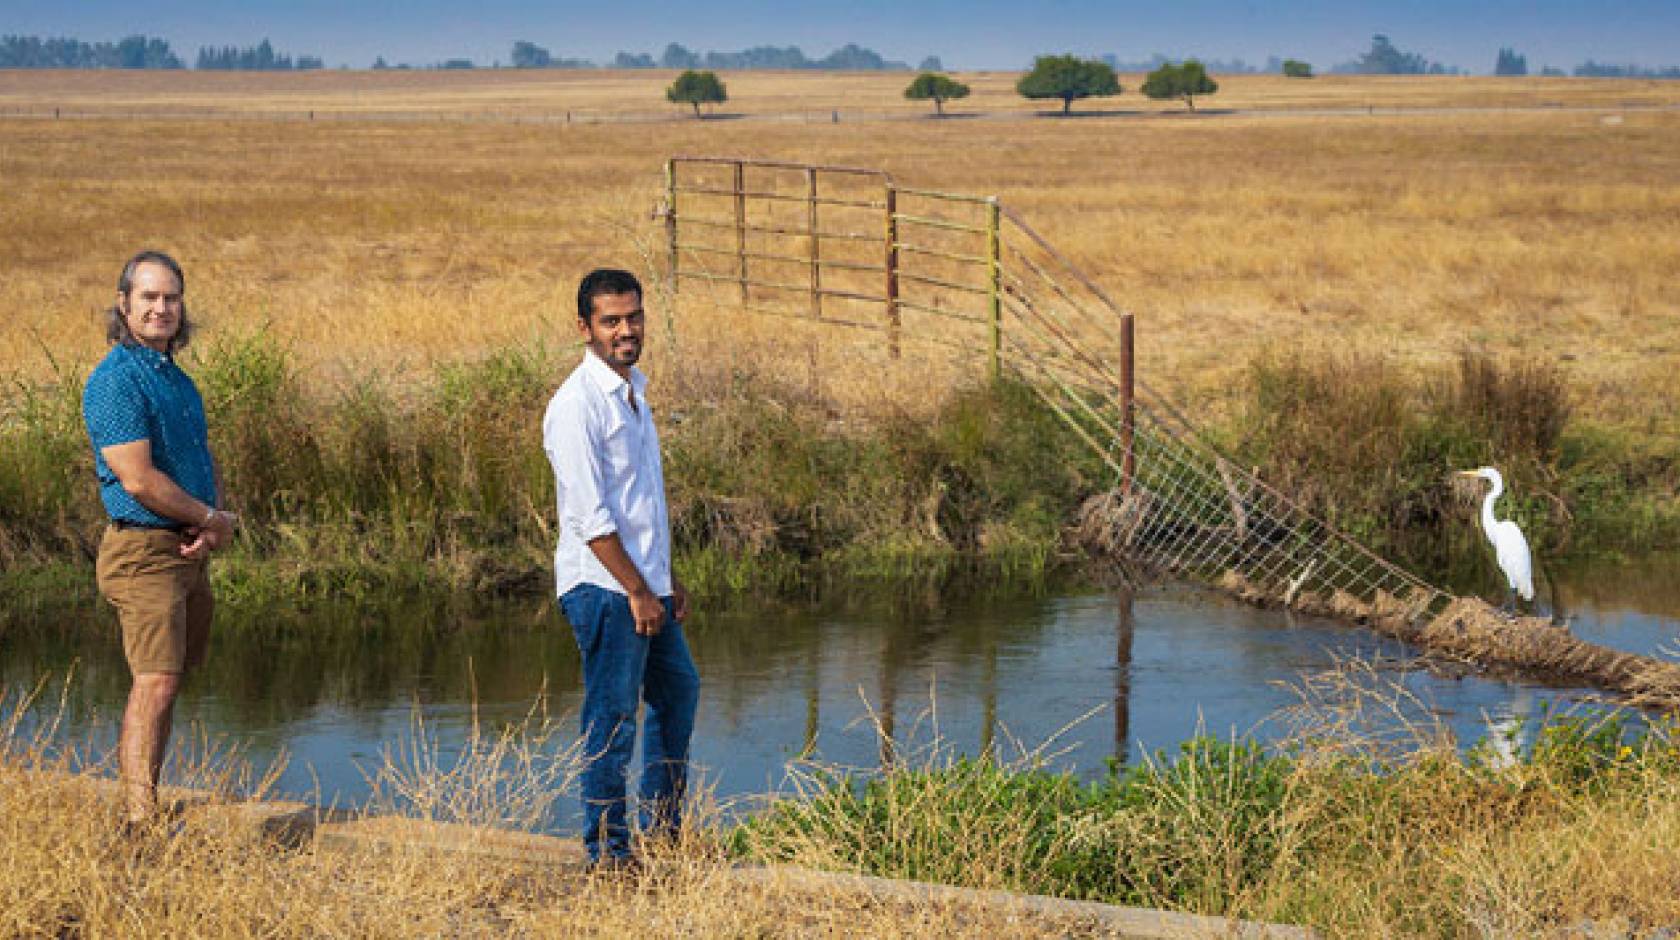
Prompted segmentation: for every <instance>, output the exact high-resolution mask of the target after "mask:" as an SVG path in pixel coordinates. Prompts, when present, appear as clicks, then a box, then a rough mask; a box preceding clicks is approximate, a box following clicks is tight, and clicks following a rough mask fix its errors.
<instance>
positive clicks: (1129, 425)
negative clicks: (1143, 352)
mask: <svg viewBox="0 0 1680 940" xmlns="http://www.w3.org/2000/svg"><path fill="white" fill-rule="evenodd" d="M1136 367H1137V360H1136V358H1135V357H1134V356H1133V350H1132V315H1131V314H1129V313H1123V314H1121V315H1120V492H1121V493H1122V494H1123V495H1127V496H1130V495H1131V492H1132V481H1133V480H1134V479H1135V478H1136V476H1137V462H1136V459H1135V457H1134V455H1133V448H1132V429H1133V419H1134V418H1135V416H1136V410H1137V409H1136V407H1135V404H1136V401H1137V395H1136V386H1137V378H1136V374H1137V368H1136Z"/></svg>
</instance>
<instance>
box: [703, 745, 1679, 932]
mask: <svg viewBox="0 0 1680 940" xmlns="http://www.w3.org/2000/svg"><path fill="white" fill-rule="evenodd" d="M1319 717H1320V718H1322V717H1324V715H1323V714H1320V715H1319ZM1321 730H1323V729H1321ZM1337 731H1338V733H1336V734H1335V735H1333V736H1326V737H1322V738H1316V739H1303V740H1302V741H1300V742H1298V743H1297V744H1295V745H1292V746H1289V747H1286V748H1283V749H1281V750H1278V751H1267V750H1263V749H1261V748H1260V747H1259V746H1258V745H1254V744H1251V743H1247V742H1244V741H1229V740H1216V739H1210V738H1198V739H1193V740H1191V741H1188V742H1185V743H1184V744H1183V745H1182V746H1181V747H1180V750H1179V751H1178V752H1177V753H1176V754H1170V755H1168V754H1162V755H1158V756H1157V758H1156V760H1155V761H1153V762H1150V763H1147V764H1145V765H1144V766H1141V767H1137V768H1134V769H1131V770H1127V771H1123V772H1114V773H1111V774H1110V775H1109V776H1107V777H1106V778H1105V779H1102V780H1100V781H1097V782H1095V783H1083V782H1081V781H1079V780H1076V779H1074V778H1072V777H1069V776H1066V775H1059V774H1053V773H1048V772H1044V771H1038V770H1032V769H1030V767H1015V768H1006V767H1000V766H998V765H996V764H993V763H991V762H988V761H974V760H969V759H961V758H953V757H951V756H949V755H937V754H936V755H934V756H933V757H932V758H931V759H928V760H924V761H921V762H919V763H913V764H912V765H911V766H907V767H904V768H901V769H898V770H894V771H890V772H887V773H884V774H880V775H878V776H874V777H870V778H867V779H851V778H844V777H825V776H820V775H818V776H813V777H811V778H810V779H809V780H808V781H807V792H805V793H804V794H803V798H802V799H798V800H789V801H787V802H783V803H780V804H777V805H775V806H774V807H773V808H772V809H771V810H769V811H768V812H766V813H765V814H764V815H762V816H761V817H760V818H758V819H756V820H754V821H752V822H750V823H748V824H747V825H745V826H744V827H743V828H742V829H740V830H739V831H737V832H736V833H735V836H734V839H735V842H734V844H735V845H736V847H737V849H738V850H739V851H741V852H743V853H744V854H746V855H748V856H750V857H754V858H766V859H772V860H776V861H782V862H788V863H794V864H801V865H811V866H819V867H825V868H830V869H835V870H842V871H860V872H869V873H873V874H877V875H884V876H888V877H898V878H912V879H921V880H932V881H940V882H948V883H953V884H962V885H971V886H977V887H978V886H983V887H988V888H1008V889H1015V890H1023V891H1030V892H1036V893H1043V894H1051V895H1058V896H1064V897H1073V898H1084V899H1090V900H1103V901H1109V902H1116V903H1122V904H1128V905H1141V906H1149V907H1160V908H1166V909H1172V910H1182V911H1190V912H1196V913H1204V914H1224V915H1234V916H1239V917H1243V918H1250V919H1260V920H1270V921H1277V922H1284V923H1297V924H1309V925H1312V926H1314V927H1316V928H1319V929H1321V930H1323V931H1324V932H1325V933H1326V934H1328V935H1330V936H1346V937H1369V936H1408V937H1461V936H1482V935H1489V934H1497V935H1501V936H1546V935H1550V934H1551V932H1552V931H1555V930H1558V929H1560V928H1565V927H1569V926H1573V925H1577V924H1580V923H1581V922H1582V921H1597V922H1600V923H1603V924H1606V925H1619V926H1620V927H1621V928H1622V929H1624V930H1626V929H1629V928H1631V929H1632V931H1633V933H1632V935H1639V936H1643V935H1644V931H1648V930H1652V929H1654V928H1656V927H1659V926H1670V925H1673V924H1675V923H1677V922H1680V902H1677V901H1676V895H1675V892H1674V889H1673V886H1674V883H1675V879H1676V877H1680V854H1677V853H1676V851H1675V849H1674V845H1675V841H1674V840H1675V837H1676V835H1677V834H1680V747H1677V745H1676V743H1675V741H1674V739H1673V737H1672V732H1673V728H1672V726H1663V727H1661V728H1658V729H1655V730H1651V731H1649V732H1639V733H1635V732H1633V731H1631V730H1629V729H1628V728H1626V727H1624V726H1623V725H1621V724H1619V723H1618V722H1616V721H1614V720H1595V721H1586V720H1579V719H1570V720H1553V721H1552V722H1550V723H1548V724H1547V725H1545V726H1544V727H1542V728H1539V729H1528V733H1530V734H1532V735H1533V740H1532V741H1531V742H1530V743H1529V744H1528V745H1526V746H1519V747H1516V748H1515V750H1516V753H1515V754H1514V755H1512V756H1510V757H1505V756H1502V755H1501V751H1500V749H1499V748H1496V747H1494V746H1492V745H1491V744H1489V743H1484V744H1482V745H1479V746H1478V747H1477V748H1475V749H1472V750H1471V751H1470V752H1469V753H1468V754H1466V755H1461V754H1460V753H1459V752H1457V751H1456V750H1455V749H1454V748H1453V746H1452V745H1451V743H1450V741H1447V740H1443V739H1440V738H1435V739H1433V740H1430V739H1428V738H1421V739H1418V740H1414V741H1410V742H1408V745H1409V746H1408V747H1405V748H1397V747H1394V746H1392V743H1390V744H1384V743H1381V742H1379V741H1378V740H1376V739H1374V738H1372V737H1369V736H1362V735H1360V734H1349V733H1347V729H1346V728H1338V729H1337ZM1617 935H1621V934H1617Z"/></svg>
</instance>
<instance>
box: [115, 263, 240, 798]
mask: <svg viewBox="0 0 1680 940" xmlns="http://www.w3.org/2000/svg"><path fill="white" fill-rule="evenodd" d="M185 289H186V279H185V277H184V276H183V275H182V273H181V266H180V265H179V264H176V263H175V260H174V259H173V258H171V257H169V256H168V255H166V254H164V253H163V252H160V251H142V252H140V253H139V254H137V255H135V256H134V257H133V258H131V259H129V261H128V263H127V264H125V265H123V270H122V276H121V277H120V278H118V280H117V303H116V306H114V307H112V308H111V309H110V310H108V311H107V312H106V318H107V324H106V338H107V339H108V340H109V341H110V343H111V351H110V352H109V353H107V354H106V356H105V358H104V359H103V360H101V361H100V363H99V365H98V366H96V367H95V368H94V370H93V374H92V375H90V376H88V381H87V387H86V389H85V390H84V392H83V395H82V417H83V419H84V420H85V421H86V423H87V430H88V438H89V440H90V441H91V442H92V444H93V459H94V467H95V470H96V471H97V474H98V477H99V495H100V498H101V500H103V502H104V504H105V510H106V512H107V513H108V514H109V515H110V517H111V524H110V527H109V528H107V529H106V530H105V534H104V536H103V538H101V540H100V543H99V561H98V566H97V570H98V579H99V590H100V593H102V594H104V595H105V598H106V600H108V601H110V602H111V604H112V605H113V606H115V607H116V608H117V617H118V620H120V621H121V623H122V636H123V653H124V655H125V657H126V658H127V659H128V666H129V671H130V672H131V673H133V676H134V685H133V687H132V688H131V689H130V691H129V695H128V706H127V708H125V709H124V711H123V721H122V732H121V735H120V736H119V738H118V740H117V764H118V770H119V774H120V776H121V778H122V783H123V793H124V802H125V805H126V819H127V822H128V823H129V824H131V825H132V824H138V823H144V822H146V821H148V820H149V819H151V818H152V817H153V816H154V815H155V814H156V812H157V785H158V773H159V771H160V769H161V768H162V766H163V756H164V751H165V750H166V749H167V747H168V744H169V732H170V725H171V721H172V718H173V716H174V712H175V697H176V695H177V694H178V693H179V691H180V688H181V679H182V677H183V676H184V675H185V674H186V673H187V672H188V671H189V670H190V669H192V668H194V667H195V666H198V665H199V664H201V663H203V661H204V653H205V649H206V647H207V646H208V643H209V638H210V617H211V612H212V610H213V608H214V601H213V599H212V598H211V595H210V579H209V572H208V561H209V556H210V553H211V552H214V551H216V550H217V549H219V548H222V547H223V546H226V545H227V544H228V543H229V542H231V541H232V539H233V529H234V525H235V522H236V520H235V518H234V516H233V514H232V513H228V512H223V511H222V509H221V493H222V488H221V485H220V480H219V476H218V474H217V471H216V464H215V461H214V460H213V459H212V458H211V456H210V442H209V437H208V429H207V427H206V424H205V420H204V401H203V399H201V398H200V397H199V394H198V388H197V387H196V386H194V385H193V381H192V379H190V378H188V377H187V374H186V373H185V372H182V371H181V369H180V367H179V366H177V365H176V364H175V358H174V356H175V353H176V352H177V351H178V350H179V349H180V348H181V347H182V346H185V345H186V343H187V339H188V336H189V335H190V333H191V327H190V325H189V323H188V321H187V309H186V305H185V302H184V301H183V299H182V298H183V294H184V292H185Z"/></svg>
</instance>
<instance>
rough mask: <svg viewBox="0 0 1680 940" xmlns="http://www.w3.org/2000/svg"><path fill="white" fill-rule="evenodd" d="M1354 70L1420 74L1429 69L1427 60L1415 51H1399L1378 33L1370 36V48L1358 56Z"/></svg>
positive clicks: (1392, 73) (1366, 72)
mask: <svg viewBox="0 0 1680 940" xmlns="http://www.w3.org/2000/svg"><path fill="white" fill-rule="evenodd" d="M1355 70H1356V71H1358V72H1359V73H1361V74H1364V75H1422V74H1424V73H1426V72H1428V71H1429V60H1427V59H1425V58H1424V57H1423V56H1421V55H1418V54H1417V53H1415V52H1401V51H1400V50H1399V49H1396V48H1394V43H1393V42H1391V41H1390V40H1389V38H1388V37H1387V36H1384V35H1383V34H1382V33H1378V34H1376V35H1375V36H1372V37H1371V48H1370V50H1369V51H1367V52H1366V53H1365V54H1364V55H1362V56H1360V57H1359V61H1358V62H1357V63H1355Z"/></svg>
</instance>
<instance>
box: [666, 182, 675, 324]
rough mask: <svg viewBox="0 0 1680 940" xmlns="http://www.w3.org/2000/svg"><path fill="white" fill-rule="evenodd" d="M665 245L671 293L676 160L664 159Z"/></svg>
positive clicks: (673, 285) (673, 259)
mask: <svg viewBox="0 0 1680 940" xmlns="http://www.w3.org/2000/svg"><path fill="white" fill-rule="evenodd" d="M665 245H666V248H667V250H668V251H669V254H670V267H669V268H668V269H667V270H668V271H669V272H670V273H669V274H668V275H667V277H668V278H669V281H668V283H669V284H670V288H671V293H673V294H675V293H676V292H677V161H675V160H666V161H665Z"/></svg>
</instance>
